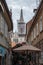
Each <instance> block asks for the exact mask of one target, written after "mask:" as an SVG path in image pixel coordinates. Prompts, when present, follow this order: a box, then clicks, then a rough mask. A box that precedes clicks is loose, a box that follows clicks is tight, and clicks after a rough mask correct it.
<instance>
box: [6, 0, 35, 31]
mask: <svg viewBox="0 0 43 65" xmlns="http://www.w3.org/2000/svg"><path fill="white" fill-rule="evenodd" d="M6 2H7V5H8V8H9V10H10V9H12V20H13V32H15V31H17V20H19V19H20V11H21V8H22V9H23V17H24V22H25V23H27V22H28V21H29V20H30V19H32V17H33V16H34V13H33V9H34V8H36V0H6Z"/></svg>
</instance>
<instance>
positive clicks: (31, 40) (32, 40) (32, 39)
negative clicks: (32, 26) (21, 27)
mask: <svg viewBox="0 0 43 65" xmlns="http://www.w3.org/2000/svg"><path fill="white" fill-rule="evenodd" d="M31 41H33V31H32V33H31Z"/></svg>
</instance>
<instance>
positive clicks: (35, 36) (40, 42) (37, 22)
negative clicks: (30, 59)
mask: <svg viewBox="0 0 43 65" xmlns="http://www.w3.org/2000/svg"><path fill="white" fill-rule="evenodd" d="M27 41H28V43H30V44H32V45H34V46H36V47H37V48H40V49H41V54H40V55H39V56H40V58H39V63H40V65H42V64H43V0H42V1H41V3H40V5H39V7H38V9H37V12H36V14H35V16H34V19H33V23H32V25H31V27H30V30H29V31H28V34H27ZM36 63H37V61H36Z"/></svg>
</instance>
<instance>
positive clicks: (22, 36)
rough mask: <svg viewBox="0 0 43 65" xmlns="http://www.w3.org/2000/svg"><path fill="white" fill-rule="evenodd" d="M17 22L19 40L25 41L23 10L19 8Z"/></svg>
mask: <svg viewBox="0 0 43 65" xmlns="http://www.w3.org/2000/svg"><path fill="white" fill-rule="evenodd" d="M17 23H18V35H19V38H20V40H21V42H25V40H24V39H25V35H26V24H25V22H24V18H23V10H22V9H21V12H20V19H19V20H17Z"/></svg>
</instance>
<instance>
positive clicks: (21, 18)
mask: <svg viewBox="0 0 43 65" xmlns="http://www.w3.org/2000/svg"><path fill="white" fill-rule="evenodd" d="M20 20H21V21H23V20H24V19H23V10H22V9H21V13H20Z"/></svg>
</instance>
